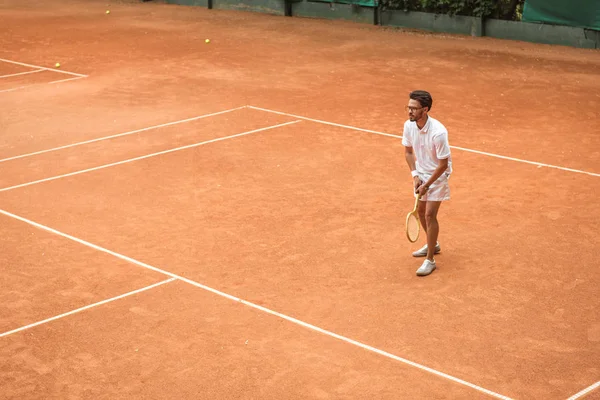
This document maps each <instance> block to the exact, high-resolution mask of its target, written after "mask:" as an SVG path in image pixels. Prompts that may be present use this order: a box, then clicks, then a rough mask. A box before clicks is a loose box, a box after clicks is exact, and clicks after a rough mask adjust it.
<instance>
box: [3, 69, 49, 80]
mask: <svg viewBox="0 0 600 400" xmlns="http://www.w3.org/2000/svg"><path fill="white" fill-rule="evenodd" d="M42 71H45V69H36V70H35V71H25V72H19V73H17V74H10V75H2V76H0V79H2V78H10V77H12V76H19V75H28V74H35V73H36V72H42Z"/></svg>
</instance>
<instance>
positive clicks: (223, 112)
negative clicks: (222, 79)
mask: <svg viewBox="0 0 600 400" xmlns="http://www.w3.org/2000/svg"><path fill="white" fill-rule="evenodd" d="M243 108H246V106H241V107H236V108H230V109H228V110H223V111H218V112H214V113H210V114H202V115H198V116H195V117H191V118H186V119H180V120H178V121H172V122H166V123H164V124H159V125H153V126H149V127H147V128H141V129H135V130H133V131H127V132H123V133H117V134H115V135H109V136H103V137H100V138H95V139H89V140H84V141H81V142H76V143H71V144H67V145H63V146H57V147H53V148H51V149H45V150H38V151H34V152H31V153H25V154H20V155H17V156H11V157H7V158H3V159H0V163H3V162H6V161H12V160H18V159H21V158H26V157H31V156H36V155H39V154H44V153H50V152H52V151H58V150H63V149H68V148H70V147H76V146H81V145H84V144H90V143H95V142H101V141H103V140H109V139H114V138H118V137H122V136H127V135H133V134H134V133H140V132H145V131H149V130H152V129H158V128H164V127H166V126H171V125H177V124H181V123H184V122H191V121H196V120H199V119H203V118H208V117H214V116H216V115H220V114H225V113H228V112H232V111H237V110H241V109H243Z"/></svg>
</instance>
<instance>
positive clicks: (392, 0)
mask: <svg viewBox="0 0 600 400" xmlns="http://www.w3.org/2000/svg"><path fill="white" fill-rule="evenodd" d="M524 2H525V0H380V4H381V7H382V8H383V9H392V10H404V11H422V12H429V13H436V14H450V15H455V14H457V15H470V16H475V17H484V18H500V19H510V20H519V19H520V16H521V13H522V10H523V3H524Z"/></svg>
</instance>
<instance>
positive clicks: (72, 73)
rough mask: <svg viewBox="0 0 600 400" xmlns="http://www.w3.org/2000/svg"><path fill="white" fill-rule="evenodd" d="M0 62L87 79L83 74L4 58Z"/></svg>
mask: <svg viewBox="0 0 600 400" xmlns="http://www.w3.org/2000/svg"><path fill="white" fill-rule="evenodd" d="M0 61H2V62H5V63H9V64H15V65H20V66H23V67H29V68H40V69H43V70H46V71H52V72H59V73H61V74H67V75H73V76H78V77H80V78H87V77H88V76H89V75H84V74H78V73H76V72H70V71H63V70H60V69H56V68H48V67H42V66H41V65H34V64H26V63H23V62H19V61H12V60H7V59H5V58H0Z"/></svg>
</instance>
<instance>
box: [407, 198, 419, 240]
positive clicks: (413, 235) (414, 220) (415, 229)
mask: <svg viewBox="0 0 600 400" xmlns="http://www.w3.org/2000/svg"><path fill="white" fill-rule="evenodd" d="M419 199H421V195H420V194H419V195H417V197H416V199H415V207H414V208H413V210H412V211H411V212H409V213H408V214H407V215H406V237H407V238H408V241H409V242H411V243H414V242H416V241H417V239H419V232H420V230H421V224H420V223H419V213H418V211H417V208H418V207H419Z"/></svg>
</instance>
